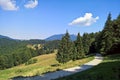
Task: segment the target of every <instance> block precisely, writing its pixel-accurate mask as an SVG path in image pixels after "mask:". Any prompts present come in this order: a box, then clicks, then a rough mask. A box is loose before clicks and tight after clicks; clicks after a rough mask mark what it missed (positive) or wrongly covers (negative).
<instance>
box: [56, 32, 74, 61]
mask: <svg viewBox="0 0 120 80" xmlns="http://www.w3.org/2000/svg"><path fill="white" fill-rule="evenodd" d="M71 46H72V42H71V40H70V36H69V33H68V32H66V34H65V36H63V37H62V40H61V41H60V45H59V48H58V53H57V57H56V59H57V61H58V62H60V63H66V62H68V61H69V60H71V54H72V47H71Z"/></svg>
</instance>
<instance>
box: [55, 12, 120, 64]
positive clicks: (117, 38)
mask: <svg viewBox="0 0 120 80" xmlns="http://www.w3.org/2000/svg"><path fill="white" fill-rule="evenodd" d="M90 53H101V54H102V55H108V54H116V53H120V15H118V17H117V19H114V20H112V19H111V13H109V15H108V17H107V20H106V22H105V25H104V29H103V30H102V31H100V32H96V33H84V34H83V36H81V35H80V33H78V35H77V39H76V40H75V41H71V40H70V36H69V33H68V31H67V32H66V34H65V35H64V36H63V37H62V39H61V41H60V45H59V48H58V53H57V55H56V56H57V57H56V60H57V61H58V62H60V63H66V62H68V61H70V60H78V59H81V58H84V57H85V56H86V55H87V54H90Z"/></svg>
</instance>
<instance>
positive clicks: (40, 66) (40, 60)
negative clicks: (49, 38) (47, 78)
mask: <svg viewBox="0 0 120 80" xmlns="http://www.w3.org/2000/svg"><path fill="white" fill-rule="evenodd" d="M32 59H37V62H36V63H34V64H29V65H25V64H22V65H19V66H15V67H13V68H9V69H5V70H0V80H8V79H11V78H13V77H16V76H36V75H41V74H44V73H47V72H53V71H56V70H61V69H65V68H70V67H74V66H78V65H82V64H84V63H86V62H88V61H90V60H92V59H94V57H93V56H89V57H86V58H84V59H80V60H76V61H69V62H68V63H66V64H59V63H58V62H57V61H56V53H51V54H45V55H40V56H37V57H34V58H32Z"/></svg>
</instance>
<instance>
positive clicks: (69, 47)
mask: <svg viewBox="0 0 120 80" xmlns="http://www.w3.org/2000/svg"><path fill="white" fill-rule="evenodd" d="M98 34H99V33H90V34H88V33H84V34H83V36H81V35H80V33H78V35H77V39H76V40H75V41H72V40H70V35H69V33H68V31H67V32H66V34H65V36H63V37H62V39H61V41H60V44H59V47H58V53H57V55H56V56H57V57H56V59H57V61H58V62H60V63H66V62H68V61H70V60H73V61H74V60H78V59H81V58H84V57H85V56H86V55H88V54H89V53H91V52H95V51H93V50H91V49H92V48H91V46H92V43H93V42H94V41H95V37H96V36H97V35H98Z"/></svg>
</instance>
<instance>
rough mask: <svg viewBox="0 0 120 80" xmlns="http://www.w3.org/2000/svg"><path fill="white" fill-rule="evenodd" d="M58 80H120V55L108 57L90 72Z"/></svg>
mask: <svg viewBox="0 0 120 80" xmlns="http://www.w3.org/2000/svg"><path fill="white" fill-rule="evenodd" d="M56 80H120V54H115V55H109V56H106V57H105V58H104V61H103V62H102V63H101V64H99V65H97V66H95V67H93V68H92V69H90V70H86V71H83V72H81V73H76V74H74V75H71V76H67V77H63V78H60V79H56Z"/></svg>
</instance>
